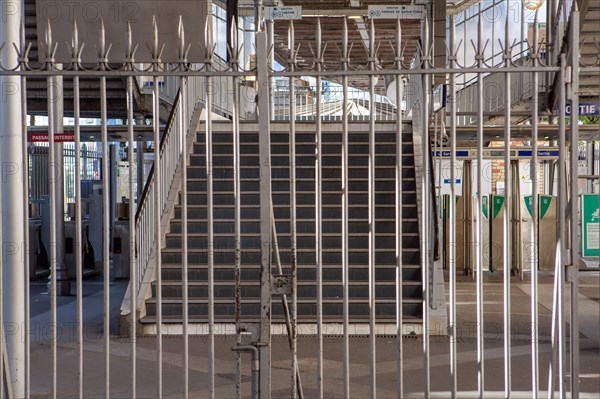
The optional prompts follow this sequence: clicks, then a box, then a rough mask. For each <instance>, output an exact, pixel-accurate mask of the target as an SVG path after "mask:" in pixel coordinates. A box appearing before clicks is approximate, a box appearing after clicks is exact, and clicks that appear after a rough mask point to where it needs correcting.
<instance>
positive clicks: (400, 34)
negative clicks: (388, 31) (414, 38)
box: [396, 17, 402, 57]
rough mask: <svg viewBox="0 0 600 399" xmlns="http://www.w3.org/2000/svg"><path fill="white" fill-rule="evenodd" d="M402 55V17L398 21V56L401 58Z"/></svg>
mask: <svg viewBox="0 0 600 399" xmlns="http://www.w3.org/2000/svg"><path fill="white" fill-rule="evenodd" d="M401 53H402V24H401V23H400V17H398V18H397V19H396V55H397V56H398V57H400V54H401Z"/></svg>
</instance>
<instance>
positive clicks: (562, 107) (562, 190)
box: [555, 53, 568, 398]
mask: <svg viewBox="0 0 600 399" xmlns="http://www.w3.org/2000/svg"><path fill="white" fill-rule="evenodd" d="M566 67H567V56H566V54H564V53H563V54H561V55H560V71H559V74H560V75H559V82H558V194H557V197H558V203H557V205H558V243H557V245H558V246H559V249H560V257H559V259H558V268H557V269H556V270H555V274H556V281H557V334H558V365H557V368H558V392H559V395H560V397H561V398H564V397H566V392H567V389H566V385H565V361H566V359H565V358H566V346H565V344H566V339H565V327H566V326H565V268H564V266H565V264H566V262H565V255H566V251H565V249H566V245H565V244H566V241H565V238H566V237H565V229H566V207H567V204H568V200H567V198H568V197H567V190H566V184H567V176H566V166H567V162H566V161H567V154H566V150H567V144H566V129H565V119H566V115H565V114H566V105H567V93H566V82H565V78H566V73H567V72H566Z"/></svg>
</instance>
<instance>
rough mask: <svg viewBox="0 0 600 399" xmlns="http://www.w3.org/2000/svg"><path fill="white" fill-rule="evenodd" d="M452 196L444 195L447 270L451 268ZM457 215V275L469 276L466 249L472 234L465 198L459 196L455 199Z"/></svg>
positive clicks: (455, 244)
mask: <svg viewBox="0 0 600 399" xmlns="http://www.w3.org/2000/svg"><path fill="white" fill-rule="evenodd" d="M449 201H450V196H449V195H444V218H443V221H444V242H445V245H444V249H445V265H446V268H449V265H450V251H449V248H450V245H451V242H450V223H449V221H450V208H449V205H450V204H449ZM455 201H456V202H455V208H454V209H455V213H456V219H455V220H456V242H455V243H454V246H455V248H456V251H455V260H456V271H457V273H460V272H462V273H464V274H466V275H468V274H469V273H470V265H469V263H468V262H467V261H466V260H467V259H468V258H467V257H466V255H468V251H466V250H465V249H466V248H465V244H466V243H468V242H469V239H467V237H468V234H469V232H470V230H471V229H470V226H468V225H467V223H468V222H469V218H465V200H464V198H463V197H459V196H457V197H456V198H455Z"/></svg>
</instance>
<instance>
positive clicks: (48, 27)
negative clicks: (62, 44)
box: [45, 19, 52, 57]
mask: <svg viewBox="0 0 600 399" xmlns="http://www.w3.org/2000/svg"><path fill="white" fill-rule="evenodd" d="M45 41H46V50H47V52H48V57H50V55H51V53H52V25H51V24H50V19H48V20H47V23H46V37H45Z"/></svg>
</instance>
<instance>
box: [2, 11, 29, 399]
mask: <svg viewBox="0 0 600 399" xmlns="http://www.w3.org/2000/svg"><path fill="white" fill-rule="evenodd" d="M20 24H21V25H20V32H19V37H20V40H21V42H20V55H21V56H24V55H25V53H26V52H27V44H26V41H25V13H23V14H22V15H21V20H20ZM21 70H22V71H24V70H26V67H25V65H24V64H21ZM21 157H22V167H23V180H22V183H23V206H24V209H23V211H24V213H23V248H24V251H23V255H24V256H23V270H24V279H23V292H24V293H25V298H24V309H23V315H24V318H23V328H24V331H25V334H23V339H24V341H23V344H24V345H23V346H24V350H25V353H24V358H23V361H24V366H25V367H24V368H25V370H24V377H25V379H24V381H23V393H24V397H25V398H26V399H29V397H30V390H31V383H30V374H31V373H30V370H31V366H30V364H31V353H30V347H31V345H30V343H31V340H30V337H29V333H28V331H29V329H30V323H31V320H30V311H29V306H30V298H29V294H30V286H29V281H30V278H31V277H30V271H29V266H30V262H29V256H30V253H31V248H30V247H29V246H30V242H29V195H30V190H29V183H30V181H29V179H30V175H29V163H30V161H29V148H28V135H27V77H26V76H21ZM1 208H2V206H1V205H0V242H3V239H2V226H3V223H2V222H1V220H2V216H1V215H2V209H1ZM11 211H12V210H11ZM3 263H4V257H3V254H2V249H0V307H1V306H2V296H3V289H2V288H3V286H2V281H1V279H2V276H1V275H2V271H3V267H2V266H3V265H2V264H3ZM2 316H3V315H2ZM3 323H4V322H3V318H0V325H3ZM0 338H1V337H0ZM0 342H3V341H0ZM3 350H4V347H3V346H2V345H0V359H4V353H3ZM2 375H4V373H0V376H2ZM4 392H5V391H4V389H2V390H0V395H2V394H4ZM13 394H14V392H13Z"/></svg>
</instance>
